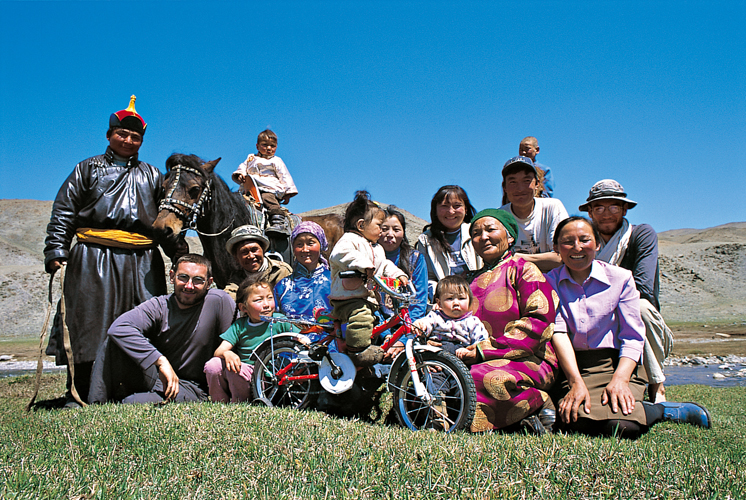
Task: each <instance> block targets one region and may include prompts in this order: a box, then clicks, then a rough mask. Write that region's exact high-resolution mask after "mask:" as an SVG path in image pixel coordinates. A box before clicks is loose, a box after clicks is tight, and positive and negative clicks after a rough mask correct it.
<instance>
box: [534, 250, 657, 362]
mask: <svg viewBox="0 0 746 500" xmlns="http://www.w3.org/2000/svg"><path fill="white" fill-rule="evenodd" d="M546 278H547V281H548V282H549V283H550V284H551V285H552V287H553V288H554V289H555V291H556V292H557V294H558V295H559V299H560V306H559V308H558V309H557V319H556V321H555V327H554V331H555V332H565V333H568V334H569V335H570V338H571V339H572V345H573V347H574V348H575V350H576V351H588V350H591V349H604V348H614V349H619V356H620V357H622V356H624V357H625V358H630V359H632V360H633V361H638V362H639V361H640V357H641V356H642V350H643V346H644V345H645V340H644V339H645V325H643V323H642V318H641V317H640V294H639V293H638V292H637V288H635V282H634V279H633V278H632V273H631V272H629V271H628V270H626V269H622V268H621V267H616V266H612V265H611V264H607V263H606V262H602V261H600V260H594V261H593V263H592V265H591V274H590V276H588V278H587V279H586V280H585V281H584V282H583V284H582V285H579V284H578V283H576V282H575V280H574V279H572V277H571V276H570V273H568V272H567V269H566V267H565V266H561V267H558V268H556V269H553V270H552V271H550V272H548V273H547V274H546Z"/></svg>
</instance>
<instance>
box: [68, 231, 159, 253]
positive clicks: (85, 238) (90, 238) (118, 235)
mask: <svg viewBox="0 0 746 500" xmlns="http://www.w3.org/2000/svg"><path fill="white" fill-rule="evenodd" d="M76 236H77V237H78V241H82V242H85V243H93V244H95V245H104V246H107V247H115V248H126V249H129V250H139V249H144V248H148V247H154V246H156V243H155V242H154V241H153V240H152V239H150V238H148V237H147V236H143V235H142V234H138V233H130V232H129V231H122V230H120V229H94V228H92V227H81V228H80V229H78V230H77V231H76Z"/></svg>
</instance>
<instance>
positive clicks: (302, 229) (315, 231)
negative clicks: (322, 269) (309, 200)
mask: <svg viewBox="0 0 746 500" xmlns="http://www.w3.org/2000/svg"><path fill="white" fill-rule="evenodd" d="M302 233H308V234H310V235H312V236H313V237H314V238H316V239H317V240H319V244H320V245H321V251H322V252H325V251H326V250H327V249H328V248H329V243H327V241H326V234H324V230H323V229H322V228H321V226H319V225H318V224H316V223H315V222H312V221H310V220H304V221H303V222H301V223H300V224H298V225H297V226H295V228H294V229H293V232H292V233H291V234H290V244H291V245H292V244H293V243H295V238H297V237H298V235H300V234H302ZM319 260H320V261H321V263H323V264H324V265H325V266H326V267H329V262H328V261H327V260H326V258H325V257H324V255H323V254H321V255H319Z"/></svg>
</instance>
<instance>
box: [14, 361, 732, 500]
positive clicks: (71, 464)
mask: <svg viewBox="0 0 746 500" xmlns="http://www.w3.org/2000/svg"><path fill="white" fill-rule="evenodd" d="M32 382H33V380H32V378H31V377H16V378H10V379H2V380H0V396H1V397H2V401H3V402H2V404H0V440H2V443H3V447H2V451H1V452H0V478H1V479H0V498H4V499H11V498H75V499H93V498H115V499H117V500H120V499H127V498H159V499H169V498H173V499H186V498H210V499H212V498H272V499H282V498H303V499H307V498H375V499H378V498H538V497H543V498H633V497H634V498H743V497H744V496H746V460H745V459H744V457H745V456H746V436H745V435H746V433H745V432H744V431H746V414H745V413H744V410H743V409H744V407H745V406H746V388H743V387H740V388H727V389H713V388H709V387H704V386H682V387H670V388H667V395H668V396H669V397H670V398H671V399H677V400H681V401H698V402H700V403H702V404H704V405H705V406H707V407H708V408H709V409H710V411H711V413H712V415H713V419H714V428H713V429H711V430H709V431H707V430H701V429H698V428H694V427H691V426H688V425H674V424H669V423H665V424H658V425H656V426H655V427H653V429H652V430H651V431H650V432H649V433H648V434H647V435H645V436H643V437H642V438H641V439H639V440H638V441H626V440H617V439H600V438H588V437H584V436H577V435H553V436H545V437H541V438H538V437H533V436H526V435H501V434H487V435H471V434H465V433H460V434H456V435H444V434H441V433H428V432H421V433H412V432H410V431H408V430H405V429H401V428H398V427H388V426H385V425H383V424H381V423H363V422H360V421H355V420H343V419H336V418H331V417H327V416H326V415H324V414H322V413H318V412H298V411H290V410H280V409H269V408H263V407H258V406H248V405H220V404H182V405H175V404H170V405H165V406H160V407H156V406H124V405H104V406H95V407H89V408H86V409H82V410H70V411H63V410H43V409H39V410H36V411H34V412H31V413H25V412H24V411H23V409H24V406H25V404H26V402H27V401H28V398H29V397H30V393H31V389H32ZM63 390H64V379H63V376H61V375H46V376H45V377H44V385H43V388H42V391H41V393H40V396H39V398H38V399H40V400H43V399H52V398H55V397H58V396H59V395H61V394H62V392H63Z"/></svg>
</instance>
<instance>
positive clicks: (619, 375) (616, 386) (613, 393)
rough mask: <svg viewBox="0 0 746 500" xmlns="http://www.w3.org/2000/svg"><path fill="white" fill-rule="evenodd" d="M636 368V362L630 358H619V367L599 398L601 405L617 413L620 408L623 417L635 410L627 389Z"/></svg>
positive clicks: (632, 399) (633, 398) (632, 397)
mask: <svg viewBox="0 0 746 500" xmlns="http://www.w3.org/2000/svg"><path fill="white" fill-rule="evenodd" d="M636 366H637V362H636V361H633V360H631V359H630V358H626V357H620V358H619V366H617V369H616V371H614V376H613V377H611V382H609V385H607V386H606V388H605V389H604V393H603V395H602V396H601V404H602V405H606V404H608V405H610V406H611V411H612V412H614V413H617V412H618V411H619V409H620V408H621V410H622V413H623V414H624V415H629V414H630V413H632V410H634V409H635V397H634V396H633V395H632V391H631V390H630V389H629V379H630V378H631V377H632V372H633V371H634V369H635V367H636Z"/></svg>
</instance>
